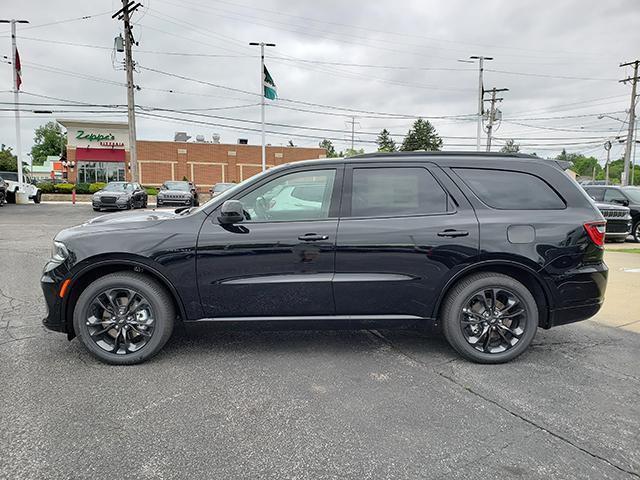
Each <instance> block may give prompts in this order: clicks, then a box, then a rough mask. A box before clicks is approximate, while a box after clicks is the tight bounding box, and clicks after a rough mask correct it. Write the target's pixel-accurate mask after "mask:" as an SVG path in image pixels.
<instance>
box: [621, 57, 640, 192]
mask: <svg viewBox="0 0 640 480" xmlns="http://www.w3.org/2000/svg"><path fill="white" fill-rule="evenodd" d="M630 65H633V76H631V77H627V78H625V79H623V80H620V82H621V83H624V84H626V83H627V82H631V106H630V107H629V130H628V133H627V144H626V145H625V148H624V175H623V176H624V178H623V179H622V185H623V186H626V185H629V173H630V172H629V164H630V163H631V149H632V148H633V144H634V143H635V142H634V138H633V134H634V132H635V123H636V85H637V83H638V66H639V65H640V60H634V61H633V62H628V63H622V64H620V66H621V67H628V66H630Z"/></svg>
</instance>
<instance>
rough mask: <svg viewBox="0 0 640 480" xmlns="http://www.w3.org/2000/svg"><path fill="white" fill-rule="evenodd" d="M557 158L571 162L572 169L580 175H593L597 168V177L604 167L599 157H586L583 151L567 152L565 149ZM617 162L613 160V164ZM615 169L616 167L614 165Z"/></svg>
mask: <svg viewBox="0 0 640 480" xmlns="http://www.w3.org/2000/svg"><path fill="white" fill-rule="evenodd" d="M556 160H563V161H565V162H571V163H572V164H573V165H572V166H571V170H573V171H574V172H576V174H577V175H578V176H580V177H592V176H593V171H594V169H595V172H596V177H597V176H599V175H600V172H601V171H602V167H601V166H600V164H599V163H598V159H597V158H594V157H585V156H584V155H583V154H581V153H567V151H566V150H565V149H562V152H561V153H560V154H559V155H558V156H557V157H556ZM613 163H615V162H611V164H609V165H612V164H613ZM614 171H615V167H614ZM611 174H612V173H611V168H610V169H609V175H610V176H611Z"/></svg>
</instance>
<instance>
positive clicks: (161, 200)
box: [156, 180, 200, 207]
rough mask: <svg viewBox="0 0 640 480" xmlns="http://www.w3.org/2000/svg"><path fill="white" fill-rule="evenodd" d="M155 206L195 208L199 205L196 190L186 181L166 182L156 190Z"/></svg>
mask: <svg viewBox="0 0 640 480" xmlns="http://www.w3.org/2000/svg"><path fill="white" fill-rule="evenodd" d="M156 205H157V206H158V207H168V206H174V207H184V206H188V207H194V206H195V207H197V206H198V205H200V201H199V199H198V189H197V188H196V186H195V185H194V184H193V183H191V182H189V181H187V180H180V181H176V180H167V181H166V182H164V183H163V184H162V185H161V186H160V190H158V196H157V199H156Z"/></svg>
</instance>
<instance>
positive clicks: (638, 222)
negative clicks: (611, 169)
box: [583, 185, 640, 242]
mask: <svg viewBox="0 0 640 480" xmlns="http://www.w3.org/2000/svg"><path fill="white" fill-rule="evenodd" d="M583 188H584V189H585V191H586V192H587V193H588V194H589V196H590V197H591V198H593V199H594V200H595V201H597V202H604V203H612V204H617V205H622V206H625V207H629V210H630V211H631V212H630V213H631V235H633V239H634V240H635V241H636V242H640V187H617V186H613V185H585V186H584V187H583Z"/></svg>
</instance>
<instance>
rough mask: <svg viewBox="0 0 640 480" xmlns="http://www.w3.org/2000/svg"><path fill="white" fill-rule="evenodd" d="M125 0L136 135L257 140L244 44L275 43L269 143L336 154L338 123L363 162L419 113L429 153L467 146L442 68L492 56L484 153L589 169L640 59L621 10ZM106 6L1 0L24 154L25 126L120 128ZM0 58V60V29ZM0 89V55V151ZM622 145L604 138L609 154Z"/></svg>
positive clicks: (632, 23)
mask: <svg viewBox="0 0 640 480" xmlns="http://www.w3.org/2000/svg"><path fill="white" fill-rule="evenodd" d="M141 2H142V3H143V7H142V8H140V9H139V10H138V12H137V13H136V14H135V15H134V16H133V20H134V23H135V26H134V36H135V39H136V41H137V42H138V45H137V46H136V47H135V48H134V60H135V62H136V73H135V80H134V81H135V83H136V85H137V86H138V87H139V90H138V91H136V105H137V106H138V115H137V122H136V124H137V132H138V138H139V139H145V140H172V139H173V135H174V133H175V132H176V131H186V132H188V134H189V135H191V136H192V137H193V138H194V139H195V137H196V135H204V136H205V138H206V139H207V140H211V139H212V135H214V134H218V135H220V137H221V141H222V142H223V143H235V142H236V141H237V139H238V138H248V139H249V142H250V143H254V144H259V143H260V133H259V129H260V123H259V122H260V107H259V103H260V95H259V93H258V92H259V89H260V69H259V56H258V55H259V48H258V47H253V46H249V42H261V41H263V42H269V43H275V44H276V46H275V47H267V48H266V65H267V67H268V69H269V71H270V73H271V76H272V77H273V79H274V81H275V83H276V85H277V88H278V96H279V99H278V100H275V101H271V100H267V108H266V121H267V123H268V125H267V127H266V128H267V131H268V132H269V133H267V143H269V144H273V145H286V144H288V142H289V141H290V140H291V141H292V142H293V143H294V144H295V145H299V146H316V145H317V144H318V142H319V141H320V140H321V139H322V138H325V137H326V138H330V139H332V142H333V143H334V145H335V147H336V149H337V150H344V149H345V148H349V147H350V145H351V137H352V135H351V130H352V125H351V123H350V122H353V130H354V135H353V138H354V146H355V148H363V149H365V150H366V151H374V150H375V149H376V146H375V143H374V141H375V139H376V135H377V134H378V133H379V132H380V130H381V129H383V128H387V129H388V130H389V131H390V132H391V134H392V136H393V138H394V139H395V141H396V142H397V143H398V144H399V143H401V142H402V138H403V136H404V135H405V134H406V132H407V130H408V129H409V128H410V126H411V124H412V123H413V121H414V120H415V118H417V117H418V116H422V117H424V118H427V119H429V121H431V122H432V123H433V125H434V126H435V128H436V130H437V132H438V133H439V134H440V135H441V136H442V137H443V142H444V146H443V149H445V150H475V148H476V121H477V105H478V64H477V63H467V62H461V61H460V60H467V61H468V59H469V57H470V56H474V55H475V56H479V55H483V56H490V57H493V60H491V61H485V72H484V88H485V89H487V90H488V89H490V88H493V87H497V88H508V89H509V90H508V91H506V92H501V94H500V95H499V96H500V98H503V99H504V100H503V101H502V102H499V104H498V108H499V109H500V110H501V112H502V121H501V122H500V123H499V124H498V126H497V128H496V129H495V132H494V133H495V140H494V143H493V147H494V150H496V149H499V148H500V146H502V145H503V144H504V142H505V140H506V139H509V138H513V139H515V141H516V143H518V144H520V145H521V151H523V152H527V153H531V152H536V153H537V154H538V155H541V156H545V157H551V156H555V155H557V154H558V153H559V151H560V150H561V149H562V148H563V147H565V148H566V149H567V151H570V152H582V153H585V154H588V155H593V156H595V157H597V158H598V159H600V160H601V161H604V159H605V157H606V154H605V150H604V148H603V144H604V142H605V141H606V140H607V139H609V138H613V139H615V137H616V136H617V135H622V136H625V135H626V133H625V132H626V125H625V124H624V123H623V122H624V121H625V120H626V119H627V115H628V109H629V103H630V93H631V87H630V84H628V83H627V84H623V83H620V82H619V80H620V79H623V78H626V77H628V76H630V75H631V74H632V71H631V69H630V68H629V67H625V68H621V67H620V66H619V65H620V63H624V62H628V61H632V60H635V59H636V58H640V29H638V28H637V26H638V25H640V2H638V1H637V0H608V1H606V2H604V1H595V0H580V1H578V0H576V1H569V0H565V1H546V0H536V1H528V0H519V1H517V2H515V1H506V0H485V1H482V2H477V1H470V0H468V1H462V0H448V1H446V2H445V1H432V0H406V1H398V0H397V1H388V0H378V1H375V2H372V1H362V0H351V1H348V2H347V1H334V0H316V1H313V2H310V1H298V2H291V1H285V0H264V1H260V2H257V1H256V2H252V1H250V0H146V1H145V0H141ZM120 6H121V2H120V1H118V0H91V1H87V2H79V1H62V0H31V1H29V0H23V1H21V2H3V6H2V8H1V9H0V18H3V19H9V18H21V19H26V20H29V22H30V23H29V24H28V25H18V35H17V36H18V50H19V52H20V57H21V60H22V79H23V84H22V93H21V94H20V101H21V103H22V106H21V110H23V111H22V112H21V114H22V122H21V135H22V149H23V152H25V154H26V152H28V151H29V150H30V148H31V146H32V144H33V134H34V130H35V128H37V127H38V126H39V125H41V124H43V123H46V122H47V121H50V120H54V119H56V118H82V119H102V120H122V121H126V110H125V109H124V107H125V105H126V88H125V72H124V71H123V68H122V64H123V56H122V54H120V53H117V52H114V49H113V40H114V37H116V36H117V35H119V34H120V33H121V32H122V24H121V22H118V21H117V20H114V19H112V18H111V15H112V13H114V12H115V11H117V10H118V9H119V8H120ZM0 45H1V46H0V57H2V56H8V57H9V58H10V55H11V46H10V45H11V43H10V36H9V25H7V24H0ZM0 60H2V58H0ZM11 88H12V70H11V65H9V64H8V63H7V60H6V59H4V62H1V63H0V105H1V108H0V110H2V111H1V112H0V143H4V144H6V145H9V146H12V147H13V146H15V142H16V140H15V123H14V120H13V103H12V102H13V94H12V93H11ZM488 97H489V96H488V95H487V97H486V98H488ZM486 105H488V103H487V104H486ZM34 110H50V111H52V112H53V113H51V114H46V113H45V114H42V113H34V112H33V111H34ZM607 115H608V116H607ZM598 116H604V117H603V118H601V119H599V118H598ZM610 117H614V118H610ZM485 142H486V135H485V134H484V132H483V138H482V144H483V146H484V145H485ZM623 149H624V145H622V144H620V143H619V142H616V141H614V147H613V149H612V151H611V156H612V158H618V157H619V156H620V155H621V154H622V151H623ZM639 156H640V152H639ZM23 159H25V160H26V161H28V157H25V156H23ZM639 160H640V159H639Z"/></svg>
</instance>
